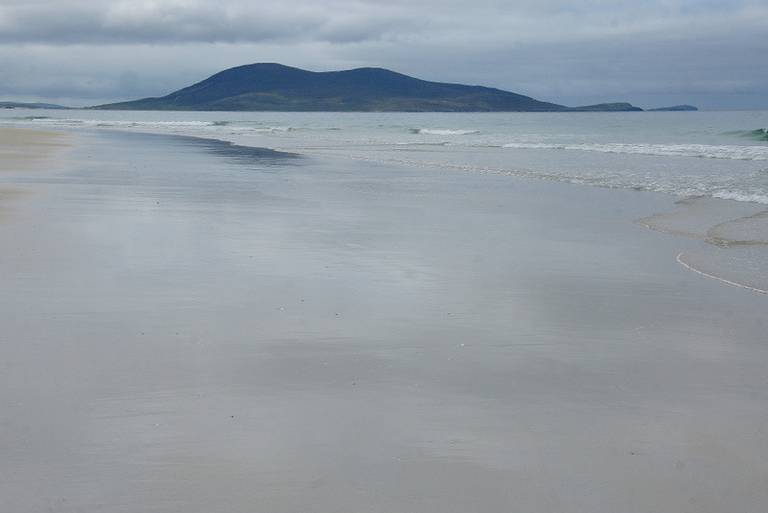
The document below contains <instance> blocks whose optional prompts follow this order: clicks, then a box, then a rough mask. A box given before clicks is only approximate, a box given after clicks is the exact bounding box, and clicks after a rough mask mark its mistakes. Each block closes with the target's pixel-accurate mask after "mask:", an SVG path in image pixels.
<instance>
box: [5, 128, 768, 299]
mask: <svg viewBox="0 0 768 513" xmlns="http://www.w3.org/2000/svg"><path fill="white" fill-rule="evenodd" d="M108 131H110V132H114V133H116V134H130V133H145V134H150V135H156V136H158V137H180V138H182V139H183V138H190V139H196V140H201V141H206V140H208V141H215V142H216V143H224V144H228V145H232V146H234V147H243V148H249V149H251V150H253V151H262V150H263V151H273V152H277V153H286V154H287V155H288V154H295V152H291V151H289V150H284V149H280V148H278V149H273V148H266V147H263V148H262V147H257V146H252V145H248V144H244V142H245V141H243V140H242V138H237V137H234V138H233V137H224V136H222V137H213V136H210V135H208V136H203V135H189V134H169V133H164V132H160V131H151V130H149V131H144V130H140V131H135V130H131V129H120V128H117V127H115V128H110V129H109V130H108ZM69 132H70V130H66V129H64V130H55V131H51V130H35V129H29V128H26V127H0V156H2V155H3V153H4V152H5V153H6V154H10V155H11V158H10V159H8V158H6V159H2V160H0V172H3V171H4V170H5V171H8V170H9V169H11V168H13V167H14V166H15V167H16V168H19V169H25V168H26V167H27V166H28V167H29V169H32V168H38V169H39V167H40V166H42V165H43V162H44V161H45V159H47V158H49V157H50V156H51V154H52V152H53V151H55V150H56V149H57V148H60V147H62V146H65V145H66V142H61V139H62V138H64V139H66V138H68V137H71V135H72V134H71V133H69ZM3 138H5V139H6V141H7V142H5V146H3V143H4V141H3ZM38 148H42V149H43V150H44V152H43V153H42V154H36V155H30V154H29V151H30V150H31V149H38ZM298 155H301V156H304V157H310V158H320V159H323V158H331V159H333V158H341V159H349V160H352V161H359V162H368V163H369V164H370V163H372V164H374V165H376V164H379V165H380V164H383V165H393V166H406V167H416V168H419V167H427V168H431V169H436V170H440V171H442V170H446V169H450V170H451V171H454V172H465V173H471V174H476V175H483V174H492V175H499V176H508V177H511V178H513V179H523V180H536V181H543V182H553V183H563V184H567V185H569V186H574V185H575V186H585V187H597V188H601V189H608V190H611V189H614V188H613V187H609V186H604V185H599V184H591V183H584V182H580V181H568V180H562V179H561V178H560V177H549V176H546V175H542V174H540V173H535V172H524V171H519V172H514V171H505V170H497V169H484V170H477V169H472V170H468V169H467V166H465V165H453V166H446V165H445V164H437V163H435V164H431V163H426V164H421V165H417V164H414V163H407V162H399V161H393V162H383V163H381V162H375V161H373V162H372V161H369V160H367V159H366V158H364V157H363V158H360V157H355V156H353V155H330V156H329V155H323V154H322V153H321V154H319V155H318V154H314V153H312V152H309V153H298ZM13 156H15V158H13ZM4 168H5V169H4ZM618 189H621V188H618ZM6 192H7V193H8V194H6V195H13V192H14V190H13V189H12V188H10V187H6ZM633 192H640V193H651V194H662V195H666V196H668V197H670V199H671V200H672V201H673V208H672V209H670V210H668V211H664V212H654V213H651V214H650V215H648V216H643V217H640V218H638V219H635V220H633V222H634V223H636V224H638V225H640V226H643V227H644V228H646V229H649V230H653V231H658V232H661V233H665V234H668V235H671V236H674V237H683V238H693V239H699V240H703V241H705V242H707V243H708V244H711V245H714V246H718V247H719V248H720V249H722V250H723V251H725V250H727V248H728V247H729V246H730V244H737V245H738V244H742V242H741V240H733V241H728V240H727V239H724V240H720V239H717V238H713V237H710V235H709V232H708V229H707V228H709V227H711V228H712V229H714V228H717V227H718V226H720V225H724V224H728V223H733V222H738V221H739V220H741V219H750V218H755V217H758V218H760V217H764V218H765V219H764V221H765V222H762V223H761V224H760V225H758V226H757V227H755V230H756V233H759V234H760V235H761V236H762V237H763V239H764V240H763V241H761V242H759V244H761V245H765V247H766V255H765V257H766V261H765V262H764V263H762V264H760V265H768V236H766V235H764V234H765V233H768V216H764V215H763V214H765V213H766V212H768V205H765V204H763V203H760V202H757V201H747V200H738V199H731V198H718V197H716V196H683V197H681V196H677V195H675V194H672V193H665V192H659V191H654V190H639V189H636V190H633ZM2 197H3V191H2V190H0V200H2ZM702 205H703V208H702ZM710 205H712V207H710ZM720 205H726V207H724V208H723V207H720ZM728 205H730V206H728ZM685 208H688V210H689V212H685V211H684V209H685ZM705 210H709V212H705ZM697 211H699V212H700V213H702V214H703V215H701V217H700V218H699V220H698V223H701V222H702V221H703V220H706V224H707V226H706V227H704V226H696V227H695V228H694V229H692V228H691V227H690V226H688V224H689V223H690V222H691V219H690V215H691V212H693V213H696V212H697ZM676 223H677V224H680V225H681V226H675V225H676ZM698 232H702V233H698ZM740 235H741V238H742V239H746V240H747V241H749V243H750V244H754V243H753V242H752V241H751V240H750V239H749V237H748V235H745V234H740ZM682 254H683V252H680V253H679V254H678V255H677V256H676V257H675V261H676V262H677V263H678V264H680V265H681V266H682V267H684V268H685V269H687V270H689V271H691V272H694V273H697V274H699V275H700V276H703V277H706V278H709V279H713V280H716V281H719V282H721V283H723V284H725V285H729V286H736V287H739V288H742V289H745V290H750V291H753V292H757V293H761V294H764V293H766V292H765V290H766V288H764V287H763V284H762V282H761V283H760V285H756V284H755V283H743V282H741V281H736V280H734V279H729V277H728V276H727V273H721V272H718V271H717V270H713V269H710V270H702V269H698V268H697V267H696V266H694V265H693V264H691V263H684V262H683V261H681V260H680V256H681V255H682ZM748 265H753V264H752V263H748ZM765 285H766V286H768V279H767V280H766V282H765Z"/></svg>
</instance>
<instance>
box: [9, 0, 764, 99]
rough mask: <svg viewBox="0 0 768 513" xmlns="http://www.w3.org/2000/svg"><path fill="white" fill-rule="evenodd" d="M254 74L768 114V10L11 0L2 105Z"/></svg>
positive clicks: (404, 0) (527, 3)
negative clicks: (304, 72) (400, 76)
mask: <svg viewBox="0 0 768 513" xmlns="http://www.w3.org/2000/svg"><path fill="white" fill-rule="evenodd" d="M253 62H280V63H282V64H286V65H290V66H297V67H301V68H305V69H310V70H314V71H326V70H339V69H349V68H355V67H363V66H377V67H385V68H389V69H393V70H395V71H399V72H401V73H406V74H409V75H413V76H416V77H419V78H423V79H427V80H435V81H446V82H458V83H466V84H478V85H486V86H491V87H498V88H501V89H506V90H510V91H514V92H517V93H522V94H527V95H529V96H533V97H535V98H537V99H541V100H546V101H552V102H556V103H561V104H565V105H571V106H575V105H584V104H590V103H600V102H608V101H630V102H632V103H634V104H636V105H638V106H641V107H654V106H665V105H674V104H680V103H691V104H694V105H697V106H699V107H701V108H704V109H768V0H633V1H623V0H619V1H610V0H570V1H565V0H551V1H548V0H519V1H501V0H471V1H468V0H462V1H458V0H388V1H386V2H385V1H372V0H326V1H309V0H284V1H275V0H272V1H261V0H0V100H16V101H51V102H58V103H64V104H67V105H73V106H84V105H93V104H98V103H105V102H110V101H118V100H128V99H136V98H141V97H146V96H161V95H164V94H167V93H169V92H171V91H173V90H175V89H179V88H181V87H184V86H187V85H190V84H191V83H194V82H197V81H199V80H202V79H204V78H206V77H207V76H209V75H211V74H213V73H215V72H217V71H220V70H222V69H225V68H228V67H232V66H238V65H241V64H248V63H253Z"/></svg>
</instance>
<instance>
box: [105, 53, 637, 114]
mask: <svg viewBox="0 0 768 513" xmlns="http://www.w3.org/2000/svg"><path fill="white" fill-rule="evenodd" d="M91 108H94V109H106V110H198V111H298V112H302V111H336V112H337V111H342V112H343V111H347V112H633V111H642V110H643V109H641V108H639V107H635V106H634V105H631V104H629V103H605V104H598V105H589V106H585V107H566V106H564V105H558V104H556V103H549V102H544V101H540V100H536V99H534V98H531V97H529V96H525V95H521V94H517V93H513V92H510V91H503V90H501V89H495V88H490V87H483V86H470V85H462V84H450V83H442V82H429V81H426V80H420V79H417V78H414V77H410V76H408V75H403V74H401V73H396V72H394V71H390V70H387V69H383V68H358V69H352V70H346V71H325V72H314V71H307V70H303V69H299V68H292V67H289V66H284V65H282V64H275V63H261V64H248V65H245V66H238V67H235V68H230V69H227V70H224V71H221V72H219V73H216V74H215V75H212V76H211V77H209V78H207V79H205V80H203V81H201V82H198V83H196V84H193V85H191V86H189V87H185V88H183V89H179V90H178V91H175V92H172V93H170V94H168V95H166V96H161V97H153V98H144V99H141V100H134V101H127V102H120V103H110V104H106V105H98V106H95V107H91Z"/></svg>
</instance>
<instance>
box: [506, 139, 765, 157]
mask: <svg viewBox="0 0 768 513" xmlns="http://www.w3.org/2000/svg"><path fill="white" fill-rule="evenodd" d="M503 147H504V148H514V149H521V150H525V149H528V150H536V149H540V150H575V151H593V152H598V153H623V154H634V155H655V156H659V157H697V158H708V159H726V160H768V147H765V146H737V145H710V144H625V143H605V144H555V143H508V144H504V145H503Z"/></svg>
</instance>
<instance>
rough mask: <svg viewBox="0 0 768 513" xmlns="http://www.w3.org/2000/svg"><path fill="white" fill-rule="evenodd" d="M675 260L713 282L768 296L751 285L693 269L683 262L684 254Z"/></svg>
mask: <svg viewBox="0 0 768 513" xmlns="http://www.w3.org/2000/svg"><path fill="white" fill-rule="evenodd" d="M675 260H677V263H678V264H680V265H682V266H683V267H685V268H686V269H688V270H689V271H693V272H695V273H698V274H700V275H702V276H705V277H707V278H711V279H713V280H717V281H721V282H723V283H725V284H728V285H733V286H734V287H739V288H742V289H747V290H751V291H752V292H757V293H758V294H768V290H763V289H758V288H756V287H750V286H749V285H744V284H743V283H737V282H735V281H731V280H726V279H725V278H720V277H719V276H715V275H713V274H709V273H705V272H704V271H700V270H698V269H696V268H695V267H691V266H690V265H688V264H687V263H685V262H684V261H683V254H682V253H678V255H677V258H675Z"/></svg>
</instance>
